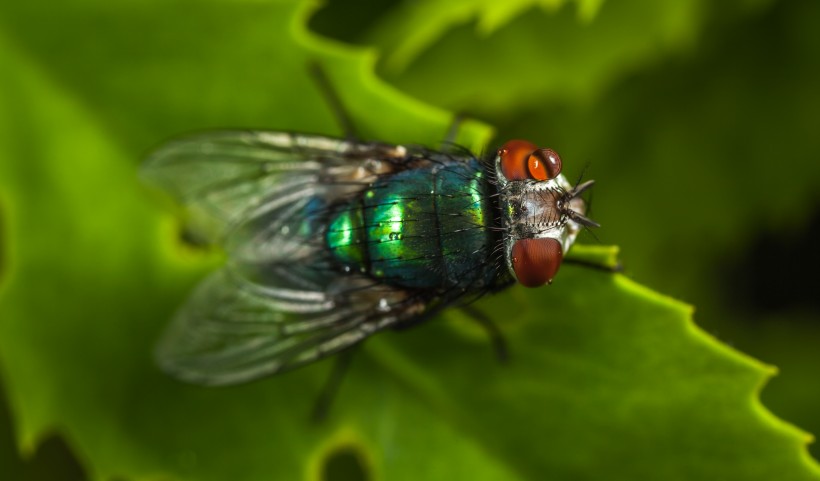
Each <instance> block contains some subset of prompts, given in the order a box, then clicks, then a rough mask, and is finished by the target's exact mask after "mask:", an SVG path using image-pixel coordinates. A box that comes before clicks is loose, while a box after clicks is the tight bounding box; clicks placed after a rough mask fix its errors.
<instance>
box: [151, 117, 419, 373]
mask: <svg viewBox="0 0 820 481" xmlns="http://www.w3.org/2000/svg"><path fill="white" fill-rule="evenodd" d="M407 162H408V161H407V157H406V156H405V151H404V149H403V148H402V147H399V146H391V145H385V144H367V143H357V142H349V141H345V140H338V139H330V138H325V137H318V136H304V135H295V134H288V133H280V132H215V133H208V134H202V135H197V136H192V137H188V138H184V139H181V140H177V141H173V142H171V143H169V144H166V145H165V146H163V147H161V148H160V149H159V150H158V151H157V152H155V153H154V154H153V155H152V156H151V157H150V158H149V159H148V160H147V161H146V164H145V166H144V169H143V174H144V176H145V177H146V178H147V179H148V180H149V181H150V182H152V183H154V184H156V185H159V186H161V187H163V188H164V189H166V190H167V191H169V192H170V193H171V194H173V195H174V196H175V197H177V198H178V199H179V200H180V201H181V202H182V203H183V204H184V205H185V207H186V208H187V210H188V211H189V212H190V214H191V216H192V220H193V221H194V222H195V224H194V228H198V229H199V231H200V234H205V235H207V237H208V240H211V241H216V242H219V243H221V244H222V245H223V246H224V247H225V249H226V251H227V253H228V257H229V260H228V263H227V265H226V266H225V267H224V268H223V269H222V270H221V271H219V272H217V273H215V274H213V275H212V276H211V277H209V278H208V279H206V280H205V281H204V282H203V283H202V284H201V285H200V286H199V287H198V288H197V289H196V291H195V292H194V293H193V294H192V296H191V297H190V298H189V299H188V301H187V302H186V304H185V305H184V306H183V307H182V308H181V309H180V311H179V312H178V313H177V316H176V317H175V319H174V321H173V322H172V324H171V326H170V328H169V329H168V330H167V331H166V333H165V335H164V337H163V338H162V340H161V342H160V345H159V347H158V349H157V359H158V362H159V364H160V365H161V366H162V367H163V368H164V369H165V370H166V371H168V372H170V373H172V374H174V375H176V376H178V377H180V378H182V379H184V380H187V381H190V382H196V383H201V384H233V383H239V382H244V381H249V380H252V379H255V378H258V377H262V376H266V375H271V374H275V373H277V372H282V371H285V370H289V369H293V368H295V367H298V366H301V365H304V364H306V363H309V362H312V361H314V360H316V359H319V358H321V357H323V356H325V355H328V354H331V353H334V352H337V351H339V350H342V349H344V348H346V347H349V346H351V345H352V344H355V343H356V342H359V341H361V340H362V339H364V338H365V337H367V336H368V335H369V334H372V333H374V332H377V331H378V330H380V329H383V328H385V327H387V326H390V325H392V324H395V323H397V322H401V321H404V320H407V319H410V318H413V317H415V316H418V315H419V314H420V313H421V312H423V310H424V305H425V303H424V302H421V301H420V300H419V299H417V298H415V297H414V296H413V295H412V294H411V293H408V292H406V291H403V290H400V289H396V288H391V287H387V286H384V285H381V284H378V283H376V282H375V281H373V280H371V279H368V278H366V277H364V276H361V275H358V274H352V273H346V272H343V271H342V270H340V269H339V267H338V265H337V264H335V263H334V261H333V256H332V253H331V252H330V251H329V249H328V248H327V246H326V244H325V242H324V237H325V229H326V227H327V225H326V224H327V221H328V218H329V217H328V216H329V214H330V213H331V212H332V209H333V208H334V206H335V205H338V204H339V203H340V202H343V201H344V200H345V199H347V198H349V197H350V196H352V195H354V194H356V193H358V192H360V191H361V190H362V189H364V188H365V187H366V186H367V185H368V184H369V183H371V182H373V181H374V180H375V179H376V177H377V176H378V175H383V174H385V173H389V172H393V171H395V170H397V169H401V168H405V167H406V166H407Z"/></svg>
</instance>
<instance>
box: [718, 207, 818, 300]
mask: <svg viewBox="0 0 820 481" xmlns="http://www.w3.org/2000/svg"><path fill="white" fill-rule="evenodd" d="M818 238H820V208H818V209H816V210H815V212H814V214H813V215H812V216H810V217H809V222H808V224H807V225H806V228H805V230H804V231H803V232H799V231H787V230H778V231H766V232H763V233H761V234H760V235H759V236H758V237H757V239H755V240H753V241H752V242H751V243H750V247H749V248H748V250H747V251H746V253H745V254H744V255H743V257H742V258H741V259H740V261H739V262H736V263H735V264H734V265H731V266H729V268H727V269H726V271H725V272H726V276H725V277H724V280H723V282H724V283H725V286H726V287H725V291H726V292H727V296H728V300H729V301H730V302H731V305H733V306H736V307H737V308H740V309H743V310H747V311H753V312H760V313H763V314H770V313H775V312H782V311H794V310H808V311H812V312H815V313H816V312H820V297H818V296H817V273H818V272H820V250H818V249H817V245H816V244H817V239H818Z"/></svg>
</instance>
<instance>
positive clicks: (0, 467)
mask: <svg viewBox="0 0 820 481" xmlns="http://www.w3.org/2000/svg"><path fill="white" fill-rule="evenodd" d="M13 425H14V424H13V422H12V418H11V412H10V410H9V407H8V404H7V402H6V396H5V393H4V392H3V390H2V388H1V387H0V472H1V473H3V475H4V476H3V479H15V480H22V481H45V480H55V479H59V480H60V481H85V480H87V479H88V477H87V476H86V474H85V471H84V469H83V467H82V465H81V464H80V462H79V461H78V460H77V458H76V457H75V456H74V454H73V453H72V452H71V448H69V446H68V445H67V444H66V442H65V441H64V440H63V439H62V438H61V437H59V436H49V437H48V438H46V439H45V440H44V441H43V442H41V443H40V445H39V446H38V447H37V451H36V452H35V453H34V456H32V457H31V458H30V459H22V458H21V457H20V454H19V452H18V450H17V445H16V442H15V440H14V430H13ZM6 476H8V477H6Z"/></svg>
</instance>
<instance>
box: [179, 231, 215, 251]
mask: <svg viewBox="0 0 820 481" xmlns="http://www.w3.org/2000/svg"><path fill="white" fill-rule="evenodd" d="M179 241H180V242H181V243H182V245H184V246H185V247H188V248H191V249H197V250H208V248H209V247H210V245H209V243H208V239H206V238H205V236H203V235H202V234H200V233H198V232H196V231H194V230H193V229H191V228H190V227H187V226H184V225H180V227H179Z"/></svg>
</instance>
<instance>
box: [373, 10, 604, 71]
mask: <svg viewBox="0 0 820 481" xmlns="http://www.w3.org/2000/svg"><path fill="white" fill-rule="evenodd" d="M567 3H570V2H568V1H567V0H511V1H505V2H497V1H493V0H458V1H449V2H437V1H435V0H423V1H412V2H400V3H399V4H398V5H397V7H396V8H394V9H392V11H391V12H390V13H389V15H388V16H386V18H382V19H381V20H380V22H379V23H378V24H377V25H376V29H375V31H374V32H373V33H372V34H370V35H368V37H369V38H370V40H371V41H372V42H373V43H375V44H378V45H380V46H382V47H383V48H384V51H385V52H386V54H387V55H386V56H385V58H384V64H385V66H386V68H387V69H388V70H389V71H391V72H393V73H396V72H400V71H402V70H403V69H405V68H406V67H407V66H408V64H410V63H411V62H412V61H413V60H415V59H416V58H417V57H418V56H419V55H420V54H421V53H422V52H424V51H425V50H427V49H428V48H430V47H431V46H432V45H434V44H435V43H436V42H437V41H439V40H440V39H441V37H443V36H444V35H445V34H446V33H447V32H448V31H449V30H451V29H453V28H454V27H456V26H460V25H463V24H465V23H468V22H473V21H475V22H476V27H475V28H476V33H477V34H478V35H480V36H488V35H490V34H492V33H493V32H495V31H496V30H498V29H499V28H501V27H502V26H504V25H506V24H507V23H508V22H510V21H511V20H512V19H514V18H515V17H517V16H519V15H521V13H522V12H525V11H527V10H529V9H532V8H533V7H541V9H543V10H546V11H555V10H558V9H560V8H561V7H562V6H564V5H565V4H567ZM572 3H575V4H576V5H577V12H578V16H579V18H580V19H582V20H584V21H590V20H592V18H594V17H595V14H596V13H597V11H598V9H599V8H600V6H601V4H602V3H603V0H574V1H573V2H572Z"/></svg>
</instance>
